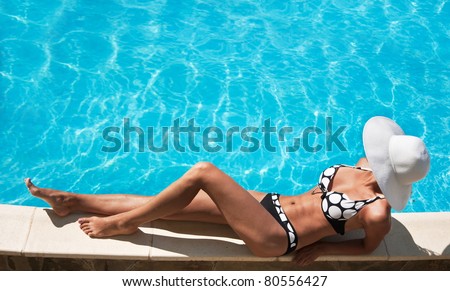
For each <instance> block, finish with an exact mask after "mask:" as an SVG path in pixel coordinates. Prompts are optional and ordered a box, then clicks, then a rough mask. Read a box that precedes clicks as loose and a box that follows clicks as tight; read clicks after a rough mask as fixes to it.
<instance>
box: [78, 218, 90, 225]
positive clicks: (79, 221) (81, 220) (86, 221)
mask: <svg viewBox="0 0 450 291" xmlns="http://www.w3.org/2000/svg"><path fill="white" fill-rule="evenodd" d="M77 221H78V223H79V224H81V225H82V224H84V223H88V222H89V218H86V217H82V218H78V220H77Z"/></svg>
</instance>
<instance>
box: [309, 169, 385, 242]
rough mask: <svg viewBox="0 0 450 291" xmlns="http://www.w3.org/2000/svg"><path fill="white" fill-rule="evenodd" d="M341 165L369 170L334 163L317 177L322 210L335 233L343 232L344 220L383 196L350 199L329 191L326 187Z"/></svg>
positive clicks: (344, 195)
mask: <svg viewBox="0 0 450 291" xmlns="http://www.w3.org/2000/svg"><path fill="white" fill-rule="evenodd" d="M341 167H349V168H355V169H358V170H362V171H371V170H370V169H367V168H361V167H354V166H347V165H335V166H331V167H329V168H328V169H326V170H325V171H323V172H322V174H321V175H320V179H319V184H318V186H319V188H320V190H321V191H322V193H323V194H322V211H323V214H324V215H325V217H326V219H327V220H328V222H329V223H330V224H331V226H332V227H333V228H334V230H335V231H336V232H337V233H340V234H342V235H343V234H344V233H345V222H346V221H347V220H349V219H350V218H352V217H353V216H355V215H356V214H357V213H358V212H359V211H360V210H361V209H362V208H363V207H364V206H366V205H367V204H370V203H372V202H375V201H376V200H378V199H383V198H384V196H382V195H381V196H376V197H374V198H371V199H367V200H351V199H350V198H348V196H347V195H346V194H344V193H341V192H336V191H329V189H328V187H329V185H330V183H331V181H332V180H333V178H334V175H335V174H336V172H337V170H338V169H339V168H341Z"/></svg>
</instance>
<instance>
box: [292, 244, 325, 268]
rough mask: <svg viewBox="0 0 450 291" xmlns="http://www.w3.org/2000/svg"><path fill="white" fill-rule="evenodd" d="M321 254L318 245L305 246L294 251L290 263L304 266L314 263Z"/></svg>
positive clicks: (320, 248)
mask: <svg viewBox="0 0 450 291" xmlns="http://www.w3.org/2000/svg"><path fill="white" fill-rule="evenodd" d="M321 253H322V247H321V245H320V243H313V244H311V245H307V246H305V247H303V248H301V249H299V250H298V251H296V253H295V255H294V258H293V259H292V261H293V262H294V263H296V264H298V265H300V266H306V265H309V264H311V263H312V262H314V261H315V260H316V259H317V258H318V257H319V256H320V255H321Z"/></svg>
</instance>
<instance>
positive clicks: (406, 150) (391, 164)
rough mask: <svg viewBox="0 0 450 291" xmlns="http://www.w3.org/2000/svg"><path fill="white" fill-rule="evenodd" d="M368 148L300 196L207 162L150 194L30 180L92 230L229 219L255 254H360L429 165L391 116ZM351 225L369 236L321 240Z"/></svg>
mask: <svg viewBox="0 0 450 291" xmlns="http://www.w3.org/2000/svg"><path fill="white" fill-rule="evenodd" d="M364 148H365V152H366V156H367V159H366V158H362V159H360V160H359V162H358V163H357V164H356V166H355V167H352V166H344V165H336V166H332V167H329V168H328V169H326V170H325V171H323V172H322V174H321V176H320V180H319V183H318V185H317V186H316V187H315V188H313V189H311V190H309V191H307V192H306V193H303V194H302V195H296V196H280V195H279V194H276V193H262V192H258V191H247V190H245V189H243V188H242V187H241V186H240V185H239V184H237V183H236V182H235V181H234V180H233V179H232V178H231V177H229V176H228V175H227V174H225V173H224V172H222V171H221V170H220V169H218V168H217V167H216V166H214V165H213V164H211V163H208V162H200V163H197V164H196V165H194V166H193V167H192V168H191V169H189V170H188V171H187V172H186V173H185V174H184V175H183V176H182V177H181V178H179V179H178V180H176V181H175V182H173V183H172V184H171V185H169V186H168V187H167V188H166V189H164V190H163V191H162V192H161V193H159V194H158V195H156V196H152V197H145V196H139V195H127V194H101V195H94V194H75V193H70V192H63V191H59V190H53V189H45V188H39V187H36V186H35V185H34V184H33V183H32V182H31V180H30V179H28V178H27V179H25V183H26V185H27V187H28V189H29V191H30V192H31V194H32V195H34V196H36V197H39V198H41V199H44V200H45V201H46V202H47V203H49V204H50V205H51V206H52V208H53V210H54V211H55V213H56V214H57V215H60V216H65V215H68V214H69V213H71V212H75V211H76V212H89V213H95V214H99V215H101V216H104V217H96V216H93V217H86V218H80V219H79V220H78V222H79V224H80V228H81V230H82V231H84V232H85V233H86V234H87V235H88V236H90V237H109V236H114V235H121V234H131V233H134V232H135V231H137V229H138V226H140V225H142V224H143V223H146V222H149V221H153V220H156V219H166V220H181V221H200V222H210V223H219V224H227V225H229V226H230V227H231V228H232V229H233V230H234V231H235V232H236V233H237V234H238V236H239V237H240V238H241V239H242V240H243V241H244V242H245V244H246V245H247V247H248V248H249V249H250V250H251V252H252V253H253V254H255V255H256V256H261V257H272V256H281V255H284V254H287V253H290V252H293V251H296V253H295V255H294V257H293V261H294V262H296V263H298V264H300V265H307V264H309V263H311V262H313V261H314V260H315V259H316V258H317V257H319V256H322V255H361V254H367V253H371V252H372V251H373V250H375V249H376V248H377V246H378V245H379V244H380V242H381V241H382V240H383V238H384V236H385V235H386V234H387V233H388V232H389V230H390V218H391V215H390V213H391V206H392V207H394V208H395V209H402V208H403V207H404V206H405V204H406V202H407V200H408V198H409V195H410V193H411V184H412V183H413V182H415V181H417V180H419V179H421V178H423V177H424V176H425V175H426V173H427V172H428V168H429V157H428V154H427V151H426V148H425V145H424V144H423V142H422V141H421V140H420V139H418V138H416V137H412V136H406V135H404V133H403V131H402V130H401V129H400V127H398V125H397V124H396V123H394V122H393V121H392V120H390V119H387V118H384V117H375V118H372V119H371V120H369V122H368V123H367V124H366V126H365V128H364ZM370 168H372V169H370ZM344 193H346V194H344ZM383 194H384V195H383ZM354 229H363V230H364V231H365V237H364V238H363V239H355V240H347V241H344V242H339V243H331V242H323V241H321V239H322V238H324V237H326V236H330V235H333V234H336V233H340V234H344V233H345V232H346V231H349V230H354Z"/></svg>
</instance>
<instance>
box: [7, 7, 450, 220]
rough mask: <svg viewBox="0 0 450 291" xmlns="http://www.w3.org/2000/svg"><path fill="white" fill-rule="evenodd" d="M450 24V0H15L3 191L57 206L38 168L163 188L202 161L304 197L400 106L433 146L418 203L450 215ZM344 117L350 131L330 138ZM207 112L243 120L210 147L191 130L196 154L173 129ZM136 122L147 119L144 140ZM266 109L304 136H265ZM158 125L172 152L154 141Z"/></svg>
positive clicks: (405, 121)
mask: <svg viewBox="0 0 450 291" xmlns="http://www.w3.org/2000/svg"><path fill="white" fill-rule="evenodd" d="M449 27H450V3H448V2H447V1H446V0H437V1H417V2H411V1H397V0H396V1H393V0H391V1H344V0H339V1H338V0H333V1H325V0H323V1H275V0H273V1H200V0H199V1H169V0H166V1H144V0H142V1H138V0H135V1H110V0H108V1H106V0H104V1H87V0H85V1H81V0H80V1H76V0H66V1H56V0H46V1H43V0H39V1H38V0H30V1H11V0H8V1H6V0H0V98H1V99H0V100H1V103H0V144H1V145H2V148H3V150H2V154H1V155H0V187H1V191H0V193H1V196H0V203H7V204H20V205H35V206H44V205H45V204H44V203H43V202H41V201H39V200H37V199H35V198H33V197H31V196H30V195H28V193H27V191H26V188H25V187H24V185H23V184H22V179H23V178H24V177H32V178H33V179H34V181H35V182H36V183H37V184H38V185H41V186H46V187H53V188H60V189H66V190H69V191H76V192H82V193H139V194H145V195H152V194H155V193H158V192H159V191H160V190H161V189H163V188H164V187H166V186H167V185H168V184H169V183H170V182H171V181H173V180H174V179H176V178H178V177H179V176H180V175H182V174H183V173H184V172H185V171H186V170H187V169H188V168H189V167H190V166H191V165H193V164H194V163H196V162H197V161H200V160H207V161H212V162H214V163H215V164H216V165H217V166H219V167H220V168H221V169H223V170H225V171H226V172H227V173H228V174H229V175H231V176H232V177H234V178H235V179H236V180H237V181H238V182H239V183H241V184H242V185H243V186H244V187H246V188H249V189H258V190H261V191H278V192H280V193H284V194H294V193H301V192H303V191H306V190H307V189H309V188H310V187H312V186H313V185H314V184H315V183H316V181H317V179H318V175H319V173H320V172H321V170H322V169H323V168H325V167H327V166H328V165H330V164H334V163H347V164H354V163H355V162H356V161H357V160H358V158H359V157H360V156H362V155H363V148H362V144H361V131H362V127H363V124H364V122H365V121H366V120H367V119H369V118H370V117H371V116H374V115H385V116H388V117H391V118H394V119H395V120H396V121H397V122H398V123H399V124H400V125H401V126H402V127H403V128H404V130H405V131H406V133H409V134H412V135H416V136H419V137H422V138H423V139H424V140H425V142H426V144H427V146H428V148H429V151H430V153H431V159H432V168H431V172H430V174H429V176H428V177H427V178H426V180H424V181H421V182H420V183H418V184H417V185H416V187H415V188H414V190H413V195H412V199H411V200H410V202H409V204H408V205H407V208H406V210H405V211H409V212H422V211H450V195H449V194H448V183H449V176H450V163H449V148H448V140H450V136H449V130H450V129H449V127H450V114H449V113H450V99H449V96H450V30H449ZM328 118H332V121H331V123H329V124H328V126H329V125H330V124H331V126H332V127H333V128H332V129H331V132H332V133H333V132H335V133H339V132H338V129H339V128H341V129H342V132H341V133H340V134H338V136H337V139H336V140H335V142H333V143H331V147H328V148H327V147H326V140H327V138H326V137H325V132H326V128H327V121H329V120H330V119H328ZM192 119H193V122H194V123H195V124H194V125H195V126H196V127H199V128H200V129H201V131H203V130H205V129H206V128H207V127H211V126H216V127H217V129H218V130H221V131H222V132H223V133H224V136H225V137H226V136H227V135H226V132H227V130H229V129H230V128H233V127H239V132H238V133H237V134H235V135H231V137H232V138H230V139H229V141H233V144H230V143H225V142H222V143H221V142H220V140H219V141H217V140H216V143H211V144H209V145H210V147H209V148H208V147H204V146H202V145H203V142H204V139H203V136H202V135H201V134H200V133H196V134H195V136H193V138H192V140H191V143H195V145H196V146H197V148H195V147H188V143H189V137H187V136H186V135H185V134H184V135H183V134H182V135H181V138H180V140H179V143H180V145H181V146H183V145H184V146H185V152H181V150H180V147H177V146H174V141H175V138H174V137H173V135H172V132H170V131H169V132H165V131H164V127H170V126H173V125H174V123H175V122H176V121H177V120H178V122H179V124H180V125H181V126H187V125H188V124H189V120H192ZM269 119H270V120H269ZM124 120H127V122H128V123H127V124H128V125H127V126H129V127H140V128H142V129H143V130H144V134H145V137H144V136H143V138H144V142H145V143H144V144H143V145H141V148H140V147H139V136H138V133H137V132H131V133H130V135H129V137H130V143H125V133H124V132H123V131H124V130H125V128H124V126H125V125H124ZM265 120H269V122H270V125H271V126H273V127H275V128H276V130H277V132H278V130H279V129H281V128H283V127H290V128H291V129H292V132H286V135H285V140H284V141H280V140H278V138H277V136H276V135H274V134H272V135H269V139H268V140H265V137H264V135H263V133H262V131H261V130H262V127H263V126H264V122H265ZM248 126H251V127H253V128H254V129H255V128H257V129H258V131H253V132H250V134H248V135H247V137H249V136H250V137H253V138H254V139H253V140H242V139H241V138H239V134H240V133H242V130H243V128H245V127H248ZM112 127H117V128H118V132H115V131H114V130H113V131H111V130H110V131H108V132H106V135H105V132H104V131H105V129H106V130H107V129H108V128H109V129H111V128H112ZM149 127H150V128H152V130H153V138H154V145H161V144H163V142H164V140H163V137H164V136H166V137H167V141H168V145H169V146H168V148H167V150H164V149H163V150H162V151H160V152H158V151H156V150H150V149H149V147H148V142H147V139H148V137H149V136H150V135H149V134H148V132H147V133H146V131H147V128H149ZM308 127H309V128H311V127H314V131H313V132H312V133H311V134H309V135H308V136H309V139H308V140H307V141H306V143H305V144H304V143H303V141H304V140H302V143H301V146H300V147H299V148H298V149H297V150H292V151H289V150H287V149H288V147H289V146H292V145H295V138H296V137H301V134H302V133H304V132H305V131H306V132H308ZM317 129H318V130H319V131H317ZM320 132H321V134H319V133H320ZM165 133H167V134H166V135H164V134H165ZM247 133H248V132H247ZM216 134H218V133H217V132H216ZM104 135H105V136H106V138H109V140H107V139H105V138H104ZM217 136H218V135H216V137H217ZM255 140H257V141H258V142H259V145H260V147H259V148H256V147H255V145H256V143H255ZM267 142H270V146H273V148H271V147H270V146H265V147H263V146H262V145H263V144H264V145H268V144H267ZM339 143H340V144H339ZM115 145H119V150H116V151H114V150H112V151H105V148H107V149H110V150H111V148H113V146H115ZM193 145H194V144H193ZM217 146H221V148H220V147H217ZM227 146H229V148H228V149H227ZM242 146H243V147H244V148H247V149H248V148H250V149H251V150H250V151H245V150H242V148H241V147H242ZM315 146H318V147H315ZM320 146H322V147H320ZM126 147H127V148H126ZM314 147H315V149H316V150H315V151H312V150H311V148H314ZM211 148H214V149H215V150H211ZM152 149H155V148H152ZM140 150H141V151H140ZM214 151H215V152H214Z"/></svg>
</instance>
